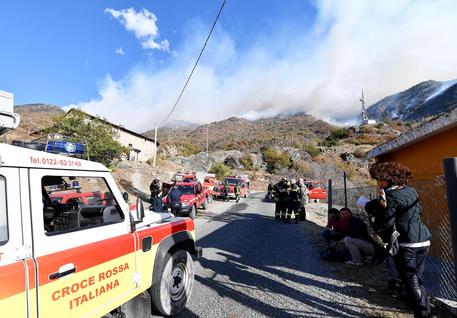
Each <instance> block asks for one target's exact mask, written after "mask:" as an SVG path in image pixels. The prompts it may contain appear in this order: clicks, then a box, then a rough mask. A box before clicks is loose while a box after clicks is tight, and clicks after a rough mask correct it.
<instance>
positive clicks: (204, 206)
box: [202, 198, 208, 210]
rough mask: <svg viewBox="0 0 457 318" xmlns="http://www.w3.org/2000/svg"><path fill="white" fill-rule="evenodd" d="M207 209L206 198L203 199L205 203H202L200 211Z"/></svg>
mask: <svg viewBox="0 0 457 318" xmlns="http://www.w3.org/2000/svg"><path fill="white" fill-rule="evenodd" d="M207 207H208V198H205V202H203V204H202V209H203V210H206V208H207Z"/></svg>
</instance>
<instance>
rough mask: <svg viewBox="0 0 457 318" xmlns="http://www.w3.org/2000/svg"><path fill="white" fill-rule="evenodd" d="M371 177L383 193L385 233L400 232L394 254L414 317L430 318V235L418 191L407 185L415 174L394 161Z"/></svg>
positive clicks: (374, 170)
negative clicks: (426, 277)
mask: <svg viewBox="0 0 457 318" xmlns="http://www.w3.org/2000/svg"><path fill="white" fill-rule="evenodd" d="M370 175H371V177H372V178H373V179H375V180H376V181H377V183H378V187H379V188H380V190H381V193H382V195H381V198H382V199H381V204H382V205H383V206H384V207H385V213H384V217H383V219H384V221H383V232H384V233H389V236H390V234H392V233H393V232H394V231H397V232H398V233H399V234H400V236H399V237H398V243H399V248H398V252H397V253H396V254H395V255H394V262H395V266H396V268H397V271H398V274H399V275H400V278H401V280H402V282H403V284H404V285H405V288H406V292H407V295H408V298H409V301H410V303H411V306H412V308H413V312H414V317H428V316H429V313H430V306H429V303H428V299H427V292H426V290H425V287H424V285H423V273H424V266H425V258H426V257H427V254H428V251H429V248H430V238H431V234H430V232H429V230H428V229H427V227H426V226H425V225H424V224H423V223H422V222H421V219H420V216H421V213H422V208H421V206H420V203H419V196H418V194H417V192H416V190H415V189H414V188H412V187H408V186H407V185H406V184H407V182H408V179H409V178H410V177H411V175H412V173H411V170H409V169H408V168H407V167H404V166H402V165H400V164H398V163H394V162H383V163H376V164H374V165H372V166H371V167H370Z"/></svg>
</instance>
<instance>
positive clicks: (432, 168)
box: [367, 109, 457, 258]
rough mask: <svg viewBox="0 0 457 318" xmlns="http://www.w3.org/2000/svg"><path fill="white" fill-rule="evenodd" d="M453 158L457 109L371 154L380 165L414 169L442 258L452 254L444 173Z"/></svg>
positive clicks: (415, 183) (456, 148)
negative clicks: (394, 165)
mask: <svg viewBox="0 0 457 318" xmlns="http://www.w3.org/2000/svg"><path fill="white" fill-rule="evenodd" d="M449 157H457V109H454V110H453V111H451V112H449V113H446V114H443V115H441V116H440V117H437V118H436V119H434V120H432V121H429V122H426V123H424V124H422V125H421V126H419V127H417V128H415V129H413V130H411V131H409V132H406V133H404V134H402V135H400V136H399V137H398V138H396V139H393V140H390V141H388V142H386V143H384V144H382V145H379V146H378V147H376V148H374V149H372V150H371V151H369V152H368V153H367V158H369V159H373V158H374V159H375V160H376V161H377V162H387V161H392V162H398V163H400V164H402V165H404V166H406V167H408V168H410V169H411V171H412V172H413V178H412V180H411V182H410V185H411V186H412V187H414V188H415V189H416V190H417V192H418V193H419V198H420V203H421V205H422V208H423V213H422V220H423V222H424V223H426V224H427V226H428V227H429V228H430V230H431V231H432V234H433V244H432V247H431V254H432V255H435V256H438V257H442V258H444V257H446V258H449V255H448V254H449V253H452V252H451V251H449V248H448V246H447V245H449V244H448V241H449V237H451V234H450V233H451V223H450V218H449V210H448V205H447V193H446V182H445V179H444V170H443V159H445V158H449ZM445 254H446V255H445Z"/></svg>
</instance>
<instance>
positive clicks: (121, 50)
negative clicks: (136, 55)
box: [116, 47, 125, 55]
mask: <svg viewBox="0 0 457 318" xmlns="http://www.w3.org/2000/svg"><path fill="white" fill-rule="evenodd" d="M116 53H117V54H119V55H125V53H124V50H123V49H122V47H118V48H117V49H116Z"/></svg>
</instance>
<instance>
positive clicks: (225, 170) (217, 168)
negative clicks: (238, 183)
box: [208, 162, 232, 180]
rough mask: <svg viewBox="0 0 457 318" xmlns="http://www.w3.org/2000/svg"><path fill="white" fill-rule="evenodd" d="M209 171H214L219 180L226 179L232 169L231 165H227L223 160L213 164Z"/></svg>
mask: <svg viewBox="0 0 457 318" xmlns="http://www.w3.org/2000/svg"><path fill="white" fill-rule="evenodd" d="M208 172H209V173H214V174H215V175H216V178H217V179H219V180H222V179H224V178H225V177H226V176H228V175H229V174H231V172H232V171H231V170H230V168H229V167H227V166H226V165H225V164H224V163H223V162H216V163H215V164H213V165H212V166H211V168H210V169H209V170H208Z"/></svg>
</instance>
